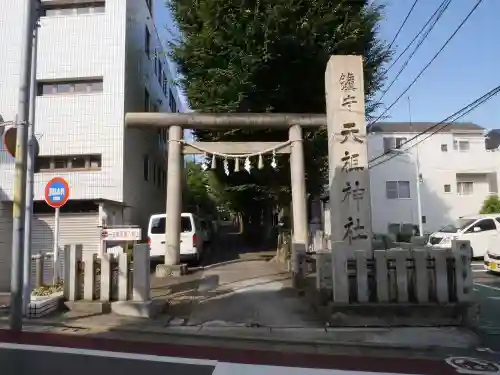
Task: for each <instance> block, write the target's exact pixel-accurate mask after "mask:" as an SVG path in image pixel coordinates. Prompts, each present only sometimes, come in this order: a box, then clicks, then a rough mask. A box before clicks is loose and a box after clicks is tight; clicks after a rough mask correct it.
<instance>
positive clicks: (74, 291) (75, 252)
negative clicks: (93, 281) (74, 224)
mask: <svg viewBox="0 0 500 375" xmlns="http://www.w3.org/2000/svg"><path fill="white" fill-rule="evenodd" d="M81 260H82V245H65V246H64V298H65V299H66V300H67V301H76V300H78V298H79V296H78V292H79V290H80V280H79V269H78V267H79V263H80V261H81Z"/></svg>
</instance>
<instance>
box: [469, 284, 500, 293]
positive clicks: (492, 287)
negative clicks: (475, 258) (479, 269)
mask: <svg viewBox="0 0 500 375" xmlns="http://www.w3.org/2000/svg"><path fill="white" fill-rule="evenodd" d="M474 285H477V286H482V287H483V288H489V289H493V290H497V291H499V292H500V288H499V287H497V286H491V285H486V284H481V283H474Z"/></svg>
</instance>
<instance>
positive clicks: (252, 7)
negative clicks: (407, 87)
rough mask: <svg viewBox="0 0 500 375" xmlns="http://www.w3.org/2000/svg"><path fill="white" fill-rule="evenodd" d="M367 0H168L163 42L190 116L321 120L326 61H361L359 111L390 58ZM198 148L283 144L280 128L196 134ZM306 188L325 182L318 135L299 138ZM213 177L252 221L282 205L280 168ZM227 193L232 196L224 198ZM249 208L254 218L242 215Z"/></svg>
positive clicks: (321, 134) (284, 192)
mask: <svg viewBox="0 0 500 375" xmlns="http://www.w3.org/2000/svg"><path fill="white" fill-rule="evenodd" d="M369 3H370V1H368V0H352V1H345V0H203V1H200V0H169V1H168V6H169V8H170V9H171V11H172V14H173V18H174V20H175V22H176V23H177V26H178V28H179V30H180V33H181V36H180V38H179V39H178V40H176V41H175V42H173V43H172V45H171V48H172V56H171V57H172V59H173V60H174V62H175V63H176V64H177V66H178V68H179V71H180V73H181V77H182V78H181V79H180V80H179V84H180V86H181V88H182V89H183V90H184V92H185V94H186V95H187V98H188V101H189V104H190V106H191V107H192V108H194V109H196V110H197V111H200V112H213V113H217V112H283V113H325V90H324V73H325V68H326V65H327V62H328V59H329V57H330V56H331V55H334V54H359V55H363V57H364V78H365V99H366V103H367V113H368V114H370V113H371V112H372V111H373V110H374V108H375V107H376V105H377V104H376V103H374V101H373V98H374V94H375V93H376V91H377V90H378V89H379V88H380V87H381V85H382V83H383V80H384V74H383V70H382V66H383V64H384V63H385V62H387V61H388V60H389V58H390V53H389V51H388V50H387V48H386V46H385V45H384V43H383V42H382V41H381V40H380V39H379V38H378V35H377V27H378V23H379V21H380V20H381V17H382V8H381V7H380V6H376V5H369ZM195 136H196V137H197V138H198V139H200V140H206V141H215V140H220V141H248V142H250V141H283V140H285V139H287V137H288V135H287V132H286V131H277V130H254V129H250V130H247V129H235V130H231V131H228V132H214V131H205V130H204V131H196V132H195ZM305 137H306V139H307V142H305V152H306V169H307V173H306V181H307V188H308V192H309V193H311V194H313V195H316V194H318V193H319V192H320V191H321V190H322V187H323V186H324V184H325V183H326V173H327V167H326V165H327V139H326V134H325V129H320V130H318V131H315V132H308V133H307V134H305ZM278 163H279V168H278V169H277V171H270V170H269V168H266V169H264V170H263V171H254V172H252V174H251V175H248V174H246V173H245V172H240V173H235V174H231V175H230V176H229V177H226V176H225V175H224V174H223V173H221V172H220V171H218V172H217V178H218V179H219V180H221V181H224V184H225V185H226V186H227V189H226V190H228V189H229V190H232V192H233V193H235V194H236V193H237V194H239V193H241V194H243V193H244V194H245V195H246V196H247V199H246V200H245V202H246V203H247V204H246V207H245V210H246V211H247V213H249V214H250V215H257V214H258V211H259V206H260V207H265V206H266V205H268V204H269V203H270V202H272V203H278V204H288V203H289V202H290V197H289V193H290V174H289V173H290V171H289V162H288V160H286V159H284V158H280V159H279V160H278ZM233 196H234V195H233ZM252 211H254V212H252Z"/></svg>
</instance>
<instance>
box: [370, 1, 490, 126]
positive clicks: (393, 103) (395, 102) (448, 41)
mask: <svg viewBox="0 0 500 375" xmlns="http://www.w3.org/2000/svg"><path fill="white" fill-rule="evenodd" d="M483 1H484V0H478V1H477V3H476V5H474V7H473V8H472V10H471V11H470V12H469V14H467V16H466V17H465V18H464V19H463V21H462V22H461V23H460V25H458V27H457V28H456V29H455V31H454V32H453V34H451V35H450V37H449V38H448V39H447V40H446V42H445V43H444V44H443V45H442V46H441V48H440V49H439V51H437V53H436V54H435V55H434V57H433V58H432V59H431V60H430V61H429V62H428V63H427V65H425V66H424V67H423V68H422V69H421V70H420V72H419V73H418V74H417V76H416V77H415V78H414V79H413V81H412V82H411V83H410V84H409V85H408V87H407V88H406V89H405V90H404V91H403V92H402V93H401V94H400V95H399V96H398V97H397V98H396V100H394V101H393V102H392V103H391V105H389V106H388V107H387V108H386V109H385V110H384V111H383V112H382V114H380V115H379V116H378V117H377V118H376V119H375V120H373V121H372V122H370V123H369V124H368V125H367V127H368V129H369V128H370V127H371V126H372V125H373V124H375V123H376V122H377V121H378V120H380V119H381V118H382V117H384V115H385V114H386V113H387V112H389V111H390V110H391V108H392V107H394V106H395V105H396V104H397V102H398V101H399V100H400V99H401V98H402V97H403V96H404V95H405V94H406V93H407V92H408V91H409V90H410V89H411V88H412V86H413V85H414V84H415V83H416V82H417V80H418V79H419V78H420V77H421V76H422V74H424V73H425V71H426V70H427V69H428V68H429V66H430V65H431V64H432V63H433V62H434V61H435V60H436V59H437V58H438V56H439V55H440V54H441V52H443V50H444V49H445V48H446V46H447V45H448V44H449V43H450V42H451V40H452V39H453V38H454V37H455V35H457V33H458V32H459V31H460V29H461V28H462V27H463V25H464V24H465V23H466V22H467V21H468V20H469V18H470V17H471V16H472V14H473V13H474V12H475V11H476V9H477V8H478V7H479V5H481V3H482V2H483Z"/></svg>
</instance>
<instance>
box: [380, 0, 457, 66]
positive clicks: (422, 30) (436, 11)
mask: <svg viewBox="0 0 500 375" xmlns="http://www.w3.org/2000/svg"><path fill="white" fill-rule="evenodd" d="M449 1H451V0H443V1H442V2H441V4H440V5H439V7H438V8H437V9H436V10H435V11H434V13H433V14H432V16H430V17H429V19H428V20H427V22H425V24H424V26H422V28H421V29H420V31H419V32H418V33H417V35H415V36H414V37H413V39H412V40H411V42H410V43H408V45H407V46H406V48H405V49H404V50H403V52H401V53H400V54H399V55H398V57H396V58H395V59H394V60H393V61H392V62H391V65H389V67H388V68H387V69H386V70H385V73H388V72H389V71H390V70H391V69H392V67H393V66H394V65H396V63H397V62H398V61H399V59H400V58H401V57H403V55H404V54H405V53H406V51H408V49H410V47H411V46H412V45H413V43H414V42H415V41H416V40H417V39H418V37H419V36H420V34H422V33H423V32H424V30H425V29H426V27H427V26H428V25H429V24H430V23H431V22H432V20H433V19H434V17H436V15H437V14H438V13H439V12H440V11H441V9H442V8H443V7H444V5H445V3H446V2H449Z"/></svg>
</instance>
